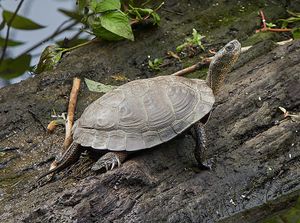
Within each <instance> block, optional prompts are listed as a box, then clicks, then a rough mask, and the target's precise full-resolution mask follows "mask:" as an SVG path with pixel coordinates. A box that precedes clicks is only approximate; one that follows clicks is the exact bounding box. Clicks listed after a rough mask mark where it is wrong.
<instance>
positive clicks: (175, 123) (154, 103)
mask: <svg viewBox="0 0 300 223" xmlns="http://www.w3.org/2000/svg"><path fill="white" fill-rule="evenodd" d="M240 50H241V45H240V43H239V42H238V41H237V40H233V41H231V42H229V43H227V44H226V45H225V46H224V47H223V48H222V49H221V50H220V51H218V52H217V53H216V55H215V56H214V58H213V59H212V62H211V64H210V66H209V70H208V76H207V79H206V81H205V80H200V79H188V78H184V77H179V76H172V75H170V76H160V77H155V78H149V79H142V80H135V81H131V82H129V83H127V84H124V85H122V86H120V87H118V88H117V89H114V90H112V91H110V92H108V93H106V94H105V95H103V96H102V97H100V98H99V99H97V100H96V101H94V102H93V103H92V104H90V105H89V106H88V107H87V108H86V109H85V110H84V112H83V114H82V115H81V117H80V118H79V119H78V120H77V121H76V122H75V124H74V127H73V143H72V144H71V145H70V147H69V148H68V149H67V150H66V152H65V153H64V154H63V156H62V157H61V158H60V160H58V161H57V162H58V166H57V167H55V168H54V169H52V170H50V171H48V172H47V173H46V174H44V175H43V176H46V175H48V174H50V173H57V172H59V171H61V170H63V169H65V168H66V167H68V166H70V165H71V164H73V163H74V162H76V161H77V160H78V159H79V157H80V154H81V153H82V151H83V150H84V149H87V148H91V149H95V150H105V151H108V152H107V153H105V155H103V156H102V157H101V158H100V159H99V160H98V161H97V162H96V163H95V164H94V166H93V167H92V170H99V169H104V170H106V171H107V170H110V169H113V168H115V167H117V166H120V164H121V163H122V162H124V161H125V159H126V158H127V155H128V153H129V152H132V151H137V150H143V149H147V148H151V147H154V146H156V145H159V144H161V143H164V142H167V141H169V140H171V139H172V138H174V137H176V136H177V135H178V134H180V133H182V132H184V131H187V130H189V129H194V130H193V131H194V132H195V133H196V134H195V137H194V138H195V142H196V147H195V152H194V154H195V158H196V160H197V162H198V165H199V168H201V169H206V168H207V167H206V166H205V165H204V164H203V160H204V157H203V155H202V154H203V151H204V150H205V149H206V146H205V143H206V139H205V131H204V124H205V123H206V122H207V120H208V117H209V115H210V112H211V110H212V106H213V104H214V101H215V97H214V95H216V93H217V92H218V90H219V89H220V86H221V85H222V83H223V80H224V78H225V75H226V74H227V73H228V72H229V71H230V70H231V68H232V67H233V65H234V63H235V62H236V60H237V58H238V56H239V54H240ZM43 176H42V177H43Z"/></svg>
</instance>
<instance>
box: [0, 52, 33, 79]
mask: <svg viewBox="0 0 300 223" xmlns="http://www.w3.org/2000/svg"><path fill="white" fill-rule="evenodd" d="M30 61H31V55H29V54H24V55H21V56H19V57H17V58H14V59H13V58H8V59H5V60H3V61H2V64H1V67H0V77H1V78H3V79H6V80H9V79H12V78H15V77H18V76H21V75H22V74H23V73H24V72H25V71H26V70H28V69H29V67H30Z"/></svg>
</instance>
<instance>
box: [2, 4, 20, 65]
mask: <svg viewBox="0 0 300 223" xmlns="http://www.w3.org/2000/svg"><path fill="white" fill-rule="evenodd" d="M23 2H24V0H21V1H20V3H19V4H18V6H17V8H16V11H15V12H14V14H13V16H12V17H11V18H10V20H9V21H8V23H7V31H6V37H5V42H4V46H3V49H2V55H1V59H0V65H1V64H2V62H3V60H4V56H5V53H6V49H7V45H8V39H9V31H10V27H11V24H12V22H13V21H14V19H15V17H16V15H17V13H18V11H19V10H20V8H21V6H22V4H23Z"/></svg>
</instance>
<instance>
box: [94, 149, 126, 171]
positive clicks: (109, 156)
mask: <svg viewBox="0 0 300 223" xmlns="http://www.w3.org/2000/svg"><path fill="white" fill-rule="evenodd" d="M119 166H121V161H120V159H119V157H118V156H117V155H116V154H115V153H112V152H109V153H106V154H105V155H104V156H102V157H101V158H100V159H99V160H98V161H97V162H96V163H95V164H94V165H93V166H92V170H93V171H100V170H105V171H106V172H107V171H109V170H112V169H114V168H116V167H119Z"/></svg>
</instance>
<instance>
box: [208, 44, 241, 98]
mask: <svg viewBox="0 0 300 223" xmlns="http://www.w3.org/2000/svg"><path fill="white" fill-rule="evenodd" d="M240 52H241V44H240V43H239V41H237V40H232V41H230V42H229V43H227V44H226V45H225V46H224V47H223V48H222V49H221V50H219V51H218V52H217V53H216V55H215V56H214V58H213V59H212V61H211V63H210V66H209V69H208V75H207V78H206V81H207V84H208V86H210V87H211V89H212V90H213V92H214V95H216V94H217V93H218V91H219V89H220V87H221V86H222V84H223V82H224V78H225V76H226V74H227V73H229V72H230V70H231V69H232V67H233V65H234V64H235V62H236V61H237V59H238V57H239V55H240Z"/></svg>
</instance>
